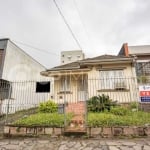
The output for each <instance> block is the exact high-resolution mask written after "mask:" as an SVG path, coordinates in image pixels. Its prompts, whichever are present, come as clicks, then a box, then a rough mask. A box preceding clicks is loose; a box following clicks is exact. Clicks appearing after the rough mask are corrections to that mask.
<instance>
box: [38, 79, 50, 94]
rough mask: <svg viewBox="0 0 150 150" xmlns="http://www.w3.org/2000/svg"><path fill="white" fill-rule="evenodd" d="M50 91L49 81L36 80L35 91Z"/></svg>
mask: <svg viewBox="0 0 150 150" xmlns="http://www.w3.org/2000/svg"><path fill="white" fill-rule="evenodd" d="M47 92H50V82H45V81H44V82H36V93H47Z"/></svg>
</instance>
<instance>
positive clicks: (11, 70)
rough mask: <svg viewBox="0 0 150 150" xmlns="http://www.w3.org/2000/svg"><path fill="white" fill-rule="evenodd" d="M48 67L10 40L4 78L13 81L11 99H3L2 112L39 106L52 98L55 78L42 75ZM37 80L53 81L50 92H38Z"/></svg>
mask: <svg viewBox="0 0 150 150" xmlns="http://www.w3.org/2000/svg"><path fill="white" fill-rule="evenodd" d="M45 69H46V68H45V67H44V66H42V65H41V64H40V63H38V62H37V61H35V60H34V59H33V58H32V57H30V56H29V55H28V54H26V53H25V52H24V51H22V50H21V49H20V48H19V47H18V46H16V45H15V44H14V43H12V42H11V41H9V40H8V43H7V47H6V54H5V60H4V67H3V73H2V78H3V79H5V80H8V81H11V83H12V84H11V85H12V92H11V99H9V100H8V99H5V100H3V101H2V113H6V112H7V107H8V103H9V107H10V109H9V113H13V112H15V111H17V110H21V109H26V108H30V107H35V106H38V105H39V103H40V102H43V101H47V100H48V99H51V95H53V79H52V78H50V77H44V76H41V75H40V72H41V71H44V70H45ZM36 81H51V91H50V93H36V90H35V89H36Z"/></svg>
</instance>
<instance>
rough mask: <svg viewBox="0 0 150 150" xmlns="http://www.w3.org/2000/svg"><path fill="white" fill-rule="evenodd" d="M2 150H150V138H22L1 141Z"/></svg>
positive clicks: (0, 149)
mask: <svg viewBox="0 0 150 150" xmlns="http://www.w3.org/2000/svg"><path fill="white" fill-rule="evenodd" d="M0 150H150V138H138V139H99V140H98V139H74V138H66V139H60V138H58V139H56V138H47V139H42V138H24V139H23V138H22V139H2V140H0Z"/></svg>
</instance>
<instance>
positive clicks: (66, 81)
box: [61, 77, 70, 91]
mask: <svg viewBox="0 0 150 150" xmlns="http://www.w3.org/2000/svg"><path fill="white" fill-rule="evenodd" d="M61 91H70V78H69V77H66V78H65V77H64V78H61Z"/></svg>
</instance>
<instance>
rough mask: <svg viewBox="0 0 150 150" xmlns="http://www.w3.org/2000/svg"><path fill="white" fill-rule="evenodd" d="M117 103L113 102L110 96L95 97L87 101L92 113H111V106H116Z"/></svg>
mask: <svg viewBox="0 0 150 150" xmlns="http://www.w3.org/2000/svg"><path fill="white" fill-rule="evenodd" d="M115 105H116V102H113V101H112V100H111V99H110V98H109V96H108V95H104V94H103V95H101V96H100V95H98V96H93V97H92V98H90V99H89V100H88V101H87V106H88V111H91V112H104V111H106V110H107V111H110V109H111V106H115Z"/></svg>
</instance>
